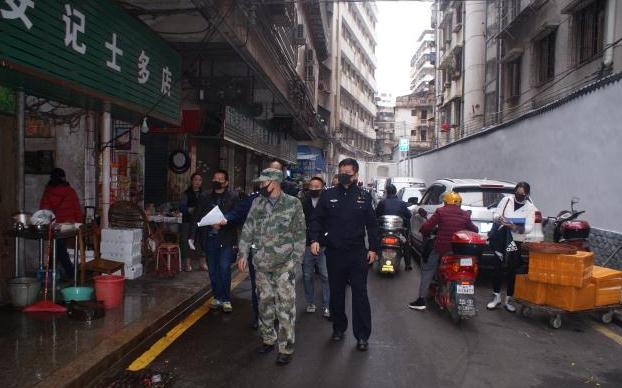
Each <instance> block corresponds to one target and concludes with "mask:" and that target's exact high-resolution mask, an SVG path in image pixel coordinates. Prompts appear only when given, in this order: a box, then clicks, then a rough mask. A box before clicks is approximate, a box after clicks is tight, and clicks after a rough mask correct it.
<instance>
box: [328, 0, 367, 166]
mask: <svg viewBox="0 0 622 388" xmlns="http://www.w3.org/2000/svg"><path fill="white" fill-rule="evenodd" d="M327 4H331V6H332V8H330V10H331V11H332V12H331V17H332V24H331V27H332V28H331V37H332V46H331V53H330V55H331V57H330V58H329V60H328V61H326V62H325V64H326V66H325V67H326V68H327V69H328V70H330V80H331V85H330V88H331V96H330V97H331V98H330V101H329V102H330V107H329V110H330V122H329V123H330V124H329V128H330V131H331V136H330V137H331V142H330V144H329V147H328V149H329V157H328V165H329V168H332V169H333V170H335V169H336V166H337V164H338V162H339V160H341V159H343V158H344V157H356V158H358V159H359V160H361V161H371V160H373V159H374V158H375V155H376V152H375V151H376V133H375V130H374V120H375V117H376V104H375V94H376V78H375V70H376V65H377V60H376V54H375V52H376V32H375V31H376V23H377V14H378V9H377V7H376V4H375V3H374V2H360V3H357V2H335V3H327Z"/></svg>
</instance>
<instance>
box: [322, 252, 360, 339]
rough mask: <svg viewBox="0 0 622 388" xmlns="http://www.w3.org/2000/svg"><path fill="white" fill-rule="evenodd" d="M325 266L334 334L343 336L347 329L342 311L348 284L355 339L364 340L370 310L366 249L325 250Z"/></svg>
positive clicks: (344, 306) (344, 314) (346, 321)
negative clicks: (338, 333) (337, 333)
mask: <svg viewBox="0 0 622 388" xmlns="http://www.w3.org/2000/svg"><path fill="white" fill-rule="evenodd" d="M326 266H327V269H328V285H329V287H330V311H331V315H332V317H333V330H335V331H339V332H345V331H346V330H347V329H348V317H347V316H346V311H345V310H346V285H347V284H348V282H350V288H351V291H352V329H353V332H354V337H355V338H356V339H357V340H359V339H362V340H367V339H368V338H369V336H370V334H371V308H370V306H369V299H368V297H367V271H368V269H369V266H368V264H367V249H365V248H364V247H362V248H350V249H331V248H326Z"/></svg>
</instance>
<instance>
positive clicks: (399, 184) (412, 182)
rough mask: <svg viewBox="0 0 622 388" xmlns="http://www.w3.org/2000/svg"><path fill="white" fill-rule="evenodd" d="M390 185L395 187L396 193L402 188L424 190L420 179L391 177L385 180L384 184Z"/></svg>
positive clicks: (422, 181)
mask: <svg viewBox="0 0 622 388" xmlns="http://www.w3.org/2000/svg"><path fill="white" fill-rule="evenodd" d="M389 183H390V184H392V185H393V186H395V188H396V189H397V191H400V189H402V188H404V187H417V188H422V189H423V188H425V181H424V180H423V179H421V178H413V177H400V176H398V177H393V178H389V179H387V182H386V184H387V185H388V184H389Z"/></svg>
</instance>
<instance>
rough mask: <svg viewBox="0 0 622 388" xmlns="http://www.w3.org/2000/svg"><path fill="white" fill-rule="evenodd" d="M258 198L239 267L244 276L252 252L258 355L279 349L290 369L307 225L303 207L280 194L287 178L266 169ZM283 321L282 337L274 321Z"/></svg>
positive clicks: (280, 359) (246, 225)
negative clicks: (259, 339) (259, 340)
mask: <svg viewBox="0 0 622 388" xmlns="http://www.w3.org/2000/svg"><path fill="white" fill-rule="evenodd" d="M257 181H258V182H260V184H261V188H260V194H261V195H260V196H259V197H258V198H257V199H255V201H253V205H252V207H251V210H250V211H249V213H248V217H247V218H246V222H245V223H244V227H243V228H242V235H241V236H240V243H239V248H240V249H239V251H240V256H239V258H238V267H239V269H240V270H241V271H245V270H246V267H247V257H246V256H245V255H246V254H247V252H249V249H251V248H252V250H253V264H254V265H255V271H256V282H257V293H258V294H259V332H260V334H261V337H262V340H263V344H262V346H261V347H260V348H259V349H258V351H259V352H260V353H268V352H271V351H272V350H273V349H274V348H275V345H276V344H277V343H278V352H279V354H278V357H277V360H276V362H277V364H279V365H285V364H288V363H289V362H290V361H291V359H292V355H293V353H294V323H295V320H296V284H295V279H296V271H295V268H296V265H300V264H301V263H302V258H303V255H304V252H305V242H306V223H305V217H304V213H303V210H302V204H301V203H300V201H299V200H298V199H297V198H295V197H292V196H290V195H287V194H285V193H284V192H283V191H282V190H281V186H280V183H281V182H282V181H283V173H282V172H281V171H279V170H277V169H273V168H268V169H265V170H263V171H262V172H261V175H260V176H259V179H257ZM275 319H278V321H279V331H278V334H277V332H276V330H275V329H274V323H275V322H274V321H275Z"/></svg>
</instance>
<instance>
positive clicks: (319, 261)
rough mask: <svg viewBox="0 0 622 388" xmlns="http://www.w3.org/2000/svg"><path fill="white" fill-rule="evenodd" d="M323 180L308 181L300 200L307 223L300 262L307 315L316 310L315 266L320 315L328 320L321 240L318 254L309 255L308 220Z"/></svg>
mask: <svg viewBox="0 0 622 388" xmlns="http://www.w3.org/2000/svg"><path fill="white" fill-rule="evenodd" d="M324 187H325V184H324V180H323V179H322V178H320V177H313V178H311V180H310V181H309V187H308V191H307V194H306V195H305V197H304V198H303V199H302V210H303V211H304V213H305V220H306V222H307V247H306V249H305V256H304V259H303V262H302V272H303V280H304V288H305V298H306V300H307V309H306V311H307V312H308V313H314V312H315V310H316V305H315V281H314V280H315V279H314V278H313V275H314V273H315V266H316V265H317V268H318V272H319V275H320V281H321V284H322V315H323V316H324V318H327V319H328V318H330V309H329V306H328V301H329V298H330V294H329V292H330V291H329V287H328V270H327V269H326V255H325V254H324V247H325V245H326V244H324V242H323V239H322V241H320V247H321V249H320V253H319V254H318V255H313V254H312V253H311V247H310V246H311V239H310V238H309V220H311V217H312V216H313V213H315V209H316V208H317V206H318V205H319V203H320V196H321V195H322V192H323V191H324Z"/></svg>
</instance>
